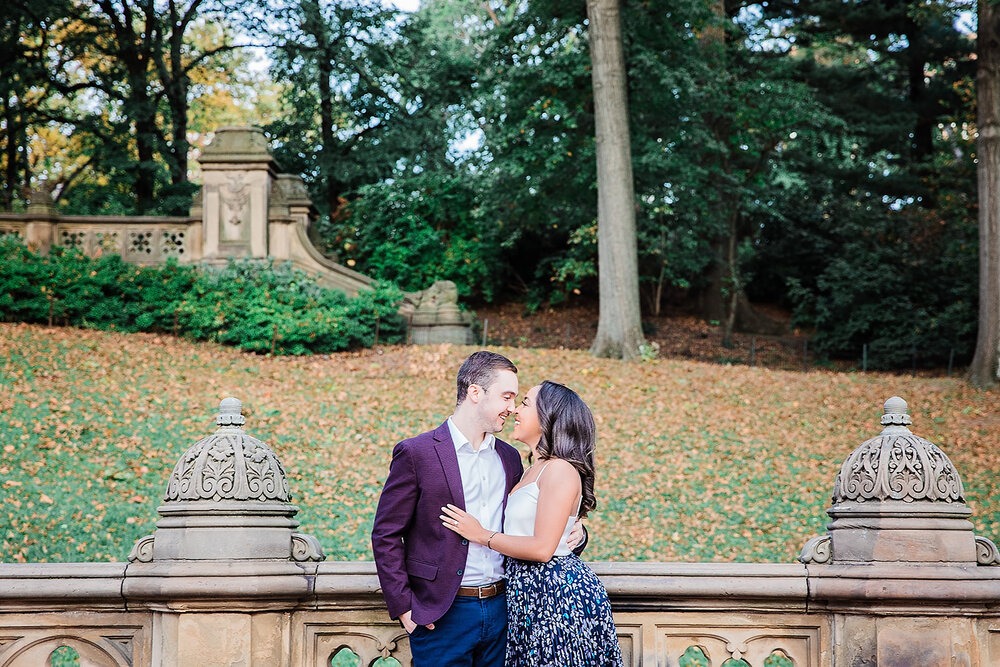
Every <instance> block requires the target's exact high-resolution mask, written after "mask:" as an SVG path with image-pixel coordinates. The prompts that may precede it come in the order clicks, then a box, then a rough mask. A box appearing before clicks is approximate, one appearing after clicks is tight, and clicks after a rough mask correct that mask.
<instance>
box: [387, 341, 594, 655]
mask: <svg viewBox="0 0 1000 667" xmlns="http://www.w3.org/2000/svg"><path fill="white" fill-rule="evenodd" d="M457 385H458V386H457V388H458V393H457V405H456V407H455V413H454V414H453V415H452V416H451V417H449V418H448V420H447V421H445V423H444V424H442V425H441V426H439V427H437V428H436V429H435V430H433V431H430V432H428V433H423V434H421V435H418V436H416V437H415V438H410V439H408V440H404V441H402V442H400V443H399V444H398V445H396V447H395V448H394V449H393V452H392V463H391V464H390V466H389V476H388V478H387V479H386V481H385V487H384V488H383V489H382V496H381V498H379V503H378V509H377V510H376V512H375V523H374V526H373V527H372V552H373V553H374V555H375V565H376V568H377V569H378V576H379V583H380V584H381V587H382V595H383V596H384V597H385V602H386V607H387V608H388V611H389V616H391V617H392V618H398V619H399V621H400V623H402V625H403V627H404V628H405V629H406V631H407V632H408V633H409V635H410V652H411V654H412V655H413V664H414V666H415V667H452V666H459V665H463V666H473V665H474V666H475V667H493V666H496V667H502V665H503V661H504V652H505V649H506V643H507V603H506V599H505V597H504V579H503V576H504V571H503V556H501V555H500V554H498V553H497V552H495V551H492V550H491V549H488V548H486V547H484V546H481V545H478V544H470V543H469V541H468V540H466V539H463V538H462V537H461V536H459V535H457V534H456V533H453V532H452V531H450V530H448V529H446V528H445V527H444V526H443V524H442V522H441V519H440V515H441V508H442V507H443V506H445V505H447V504H448V503H451V504H453V505H457V506H458V507H461V508H462V509H464V510H465V511H467V512H469V513H470V514H472V515H473V516H475V517H476V518H477V519H478V520H479V522H480V523H481V524H482V526H483V527H484V528H487V529H488V530H491V531H494V530H496V531H500V530H502V528H503V510H504V508H505V507H506V505H507V494H508V493H510V490H511V489H512V488H513V487H514V486H515V485H516V484H517V482H518V480H519V479H520V478H521V473H522V472H523V466H522V465H521V455H520V453H519V452H518V451H517V450H516V449H515V448H514V447H511V446H510V445H508V444H507V443H505V442H503V441H501V440H498V439H497V438H495V437H494V435H493V434H494V433H499V432H500V431H501V430H503V427H504V423H505V422H506V420H507V417H508V416H509V415H510V414H511V413H512V412H513V411H514V407H515V400H514V399H515V398H516V397H517V392H518V383H517V367H516V366H515V365H514V364H513V363H512V362H511V361H510V360H509V359H507V358H506V357H504V356H503V355H500V354H496V353H494V352H487V351H480V352H476V353H475V354H473V355H472V356H470V357H469V358H468V359H466V360H465V362H464V363H463V364H462V367H461V368H460V369H459V371H458V382H457ZM584 537H585V531H584V530H583V529H582V527H580V526H579V524H578V527H577V528H576V529H574V533H573V535H571V544H576V543H579V542H581V541H584ZM578 549H582V545H581V547H578Z"/></svg>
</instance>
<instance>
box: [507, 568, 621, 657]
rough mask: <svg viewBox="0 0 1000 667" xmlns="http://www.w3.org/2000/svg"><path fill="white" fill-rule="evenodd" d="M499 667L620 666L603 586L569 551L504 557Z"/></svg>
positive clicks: (617, 647)
mask: <svg viewBox="0 0 1000 667" xmlns="http://www.w3.org/2000/svg"><path fill="white" fill-rule="evenodd" d="M505 567H506V570H507V658H506V660H505V661H504V665H505V667H622V653H621V649H620V648H619V646H618V635H617V633H616V632H615V622H614V620H613V619H612V618H611V603H610V602H609V601H608V593H607V591H606V590H604V584H602V583H601V581H600V580H599V579H598V578H597V575H595V574H594V572H593V571H592V570H591V569H590V568H589V567H587V565H586V564H585V563H584V562H583V561H581V560H580V559H579V558H577V557H576V556H575V555H573V554H570V555H569V556H556V557H555V558H553V559H552V560H550V561H549V562H547V563H536V562H533V561H523V560H517V559H514V558H508V559H506V565H505Z"/></svg>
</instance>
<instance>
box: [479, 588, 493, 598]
mask: <svg viewBox="0 0 1000 667" xmlns="http://www.w3.org/2000/svg"><path fill="white" fill-rule="evenodd" d="M495 586H496V584H492V585H490V586H480V587H479V599H480V600H482V599H484V598H488V597H490V596H489V595H486V589H487V588H493V587H495Z"/></svg>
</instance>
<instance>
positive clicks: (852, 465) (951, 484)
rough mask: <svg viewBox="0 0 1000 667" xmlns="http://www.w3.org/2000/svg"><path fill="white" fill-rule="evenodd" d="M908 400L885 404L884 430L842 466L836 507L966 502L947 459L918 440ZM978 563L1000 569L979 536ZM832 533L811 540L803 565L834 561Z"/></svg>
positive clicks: (997, 556)
mask: <svg viewBox="0 0 1000 667" xmlns="http://www.w3.org/2000/svg"><path fill="white" fill-rule="evenodd" d="M907 409H908V406H907V405H906V401H904V400H903V399H902V398H900V397H898V396H893V397H892V398H890V399H889V400H887V401H886V402H885V406H884V412H885V414H883V415H882V418H881V423H882V425H883V426H884V427H885V428H883V429H882V433H881V434H880V435H878V436H877V437H875V438H872V439H870V440H867V441H865V442H864V443H862V444H861V446H860V447H858V448H857V449H855V450H854V451H853V452H851V453H850V455H849V456H848V457H847V460H845V461H844V464H843V465H842V466H841V467H840V472H839V473H838V474H837V480H836V482H834V485H833V502H834V504H838V503H851V502H854V503H864V502H872V503H879V502H884V501H903V502H920V503H963V504H964V503H965V490H964V488H963V487H962V479H961V477H960V476H959V474H958V471H957V470H956V469H955V466H954V464H952V462H951V460H950V459H949V458H948V456H947V455H946V454H945V453H944V452H943V451H941V450H940V449H939V448H938V447H937V446H936V445H934V444H933V443H931V442H930V441H928V440H925V439H924V438H921V437H919V436H916V435H914V434H913V433H912V432H911V431H910V429H909V428H907V427H908V426H909V425H910V424H911V423H912V419H911V418H910V415H909V414H908V413H907ZM975 543H976V563H977V564H979V565H1000V550H998V549H997V546H996V545H995V544H994V543H993V542H992V541H991V540H990V539H989V538H986V537H982V536H979V535H976V536H975ZM832 547H833V544H832V539H831V536H830V534H829V533H828V534H826V535H819V536H817V537H813V538H811V539H810V540H809V541H807V542H806V544H805V545H804V546H803V547H802V551H801V552H800V554H799V561H801V562H803V563H806V564H814V563H815V564H824V563H830V562H831V561H832V560H833V549H832Z"/></svg>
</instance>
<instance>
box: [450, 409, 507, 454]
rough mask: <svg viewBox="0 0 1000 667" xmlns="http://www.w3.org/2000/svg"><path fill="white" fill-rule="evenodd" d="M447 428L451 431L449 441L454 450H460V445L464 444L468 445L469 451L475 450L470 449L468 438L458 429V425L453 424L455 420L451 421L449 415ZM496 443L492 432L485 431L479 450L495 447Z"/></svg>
mask: <svg viewBox="0 0 1000 667" xmlns="http://www.w3.org/2000/svg"><path fill="white" fill-rule="evenodd" d="M448 430H450V431H451V441H452V443H454V445H455V451H456V452H458V451H459V450H461V449H462V447H464V446H466V445H468V446H469V450H470V451H475V450H473V449H472V443H471V442H469V439H468V438H466V437H465V434H464V433H462V432H461V431H460V430H459V429H458V426H456V425H455V422H454V421H452V418H451V417H448ZM496 443H497V439H496V437H495V436H494V435H493V434H492V433H487V434H486V439H485V440H483V444H482V446H481V447H480V448H479V451H483V449H496Z"/></svg>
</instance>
